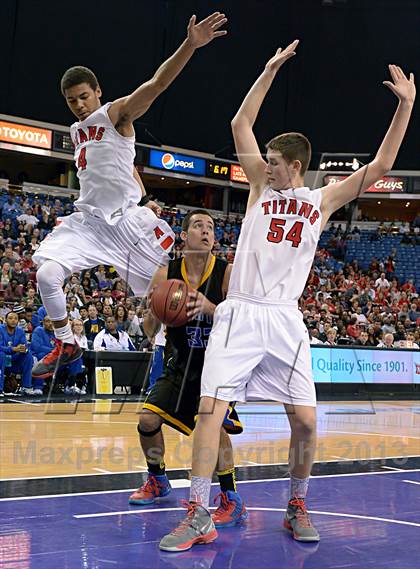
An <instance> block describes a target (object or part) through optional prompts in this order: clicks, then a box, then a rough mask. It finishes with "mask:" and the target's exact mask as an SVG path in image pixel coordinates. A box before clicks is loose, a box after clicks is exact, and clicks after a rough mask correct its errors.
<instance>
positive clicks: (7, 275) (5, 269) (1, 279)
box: [0, 262, 12, 289]
mask: <svg viewBox="0 0 420 569" xmlns="http://www.w3.org/2000/svg"><path fill="white" fill-rule="evenodd" d="M11 278H12V269H11V267H10V263H9V262H6V263H4V264H3V266H2V268H1V273H0V285H1V288H2V289H5V288H6V287H7V286H9V283H10V279H11Z"/></svg>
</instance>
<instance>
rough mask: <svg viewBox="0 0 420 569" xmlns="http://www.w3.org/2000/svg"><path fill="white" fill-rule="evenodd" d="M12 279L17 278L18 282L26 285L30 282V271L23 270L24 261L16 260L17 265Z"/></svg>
mask: <svg viewBox="0 0 420 569" xmlns="http://www.w3.org/2000/svg"><path fill="white" fill-rule="evenodd" d="M12 279H14V280H16V281H17V282H18V284H20V285H23V286H24V287H25V286H26V285H27V283H28V273H24V272H23V270H22V263H21V262H20V261H16V263H15V266H14V267H13V269H12Z"/></svg>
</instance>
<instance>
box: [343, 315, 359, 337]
mask: <svg viewBox="0 0 420 569" xmlns="http://www.w3.org/2000/svg"><path fill="white" fill-rule="evenodd" d="M346 332H347V335H348V336H350V338H353V340H356V339H357V338H358V337H359V336H360V326H359V324H358V323H357V317H356V316H352V318H351V320H350V324H349V325H348V326H347V329H346Z"/></svg>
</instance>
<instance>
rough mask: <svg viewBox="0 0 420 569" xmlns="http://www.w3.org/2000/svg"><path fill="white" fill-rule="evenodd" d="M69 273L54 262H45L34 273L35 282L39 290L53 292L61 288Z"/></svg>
mask: <svg viewBox="0 0 420 569" xmlns="http://www.w3.org/2000/svg"><path fill="white" fill-rule="evenodd" d="M68 273H69V271H68V270H67V269H65V267H63V266H62V265H60V263H57V262H56V261H50V260H48V261H45V262H44V263H42V265H41V266H40V267H39V269H38V270H37V272H36V280H37V283H38V286H39V287H40V289H41V290H44V291H48V290H51V291H53V290H54V289H56V288H61V287H62V286H63V283H64V280H65V279H66V277H67V276H68Z"/></svg>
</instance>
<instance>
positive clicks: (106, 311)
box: [102, 302, 114, 320]
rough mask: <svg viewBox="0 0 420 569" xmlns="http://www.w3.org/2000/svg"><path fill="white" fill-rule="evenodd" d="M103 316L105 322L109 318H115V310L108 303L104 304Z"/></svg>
mask: <svg viewBox="0 0 420 569" xmlns="http://www.w3.org/2000/svg"><path fill="white" fill-rule="evenodd" d="M102 316H103V318H104V320H106V319H107V318H108V316H114V310H113V308H112V306H111V305H110V304H108V303H107V302H106V303H105V304H104V307H103V310H102Z"/></svg>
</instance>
